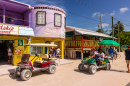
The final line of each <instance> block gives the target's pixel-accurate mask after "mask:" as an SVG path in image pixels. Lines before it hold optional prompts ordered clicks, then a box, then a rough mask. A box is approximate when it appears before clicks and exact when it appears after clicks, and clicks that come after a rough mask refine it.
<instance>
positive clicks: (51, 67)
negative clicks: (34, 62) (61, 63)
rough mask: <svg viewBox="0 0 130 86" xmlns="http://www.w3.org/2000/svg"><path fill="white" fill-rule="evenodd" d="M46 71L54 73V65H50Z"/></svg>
mask: <svg viewBox="0 0 130 86" xmlns="http://www.w3.org/2000/svg"><path fill="white" fill-rule="evenodd" d="M48 72H49V73H50V74H54V73H55V72H56V66H55V65H50V66H49V69H48Z"/></svg>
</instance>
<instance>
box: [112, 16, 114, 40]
mask: <svg viewBox="0 0 130 86" xmlns="http://www.w3.org/2000/svg"><path fill="white" fill-rule="evenodd" d="M112 39H113V40H114V29H113V16H112Z"/></svg>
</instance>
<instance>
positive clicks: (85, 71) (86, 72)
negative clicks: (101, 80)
mask: <svg viewBox="0 0 130 86" xmlns="http://www.w3.org/2000/svg"><path fill="white" fill-rule="evenodd" d="M100 70H101V69H98V70H97V72H99V71H100ZM74 71H76V72H79V73H84V74H88V75H93V74H90V73H89V71H88V69H85V70H84V71H79V70H78V69H74Z"/></svg>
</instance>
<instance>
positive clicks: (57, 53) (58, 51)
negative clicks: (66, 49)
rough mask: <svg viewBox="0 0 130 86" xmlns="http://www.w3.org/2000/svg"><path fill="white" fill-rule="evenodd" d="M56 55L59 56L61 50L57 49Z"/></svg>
mask: <svg viewBox="0 0 130 86" xmlns="http://www.w3.org/2000/svg"><path fill="white" fill-rule="evenodd" d="M56 55H57V56H59V55H60V48H59V47H58V48H57V49H56Z"/></svg>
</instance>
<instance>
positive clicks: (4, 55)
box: [0, 40, 14, 63]
mask: <svg viewBox="0 0 130 86" xmlns="http://www.w3.org/2000/svg"><path fill="white" fill-rule="evenodd" d="M13 43H14V40H0V63H1V62H2V63H7V62H8V59H9V57H8V48H9V47H10V48H11V51H12V54H13V51H14V46H13Z"/></svg>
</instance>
